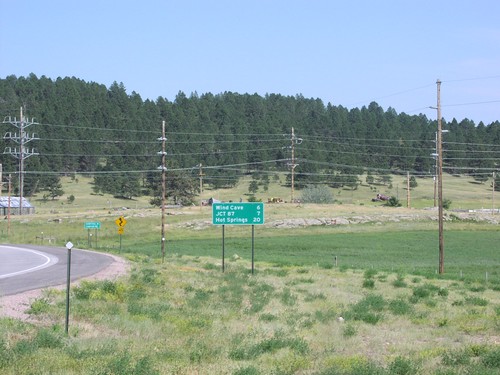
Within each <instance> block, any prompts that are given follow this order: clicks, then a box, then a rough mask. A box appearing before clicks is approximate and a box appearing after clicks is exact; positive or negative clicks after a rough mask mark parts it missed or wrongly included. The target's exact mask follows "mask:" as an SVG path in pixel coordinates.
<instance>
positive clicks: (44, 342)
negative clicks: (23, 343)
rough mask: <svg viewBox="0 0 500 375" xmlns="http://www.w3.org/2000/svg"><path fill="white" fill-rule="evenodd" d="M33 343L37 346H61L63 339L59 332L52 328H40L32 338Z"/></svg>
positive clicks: (52, 347)
mask: <svg viewBox="0 0 500 375" xmlns="http://www.w3.org/2000/svg"><path fill="white" fill-rule="evenodd" d="M33 341H34V343H35V345H36V346H37V347H39V348H49V349H54V348H61V347H62V346H63V340H62V337H61V335H60V334H58V333H57V332H55V331H54V330H49V329H47V328H42V329H40V330H39V331H38V332H37V334H36V336H35V339H34V340H33Z"/></svg>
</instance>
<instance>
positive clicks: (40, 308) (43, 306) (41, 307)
mask: <svg viewBox="0 0 500 375" xmlns="http://www.w3.org/2000/svg"><path fill="white" fill-rule="evenodd" d="M49 307H50V304H49V301H47V299H45V298H39V299H36V300H34V301H33V302H32V303H31V305H30V308H29V309H28V310H27V311H26V312H27V313H28V314H33V315H38V314H42V313H45V312H47V311H48V310H49Z"/></svg>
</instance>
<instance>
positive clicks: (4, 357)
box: [0, 338, 12, 368]
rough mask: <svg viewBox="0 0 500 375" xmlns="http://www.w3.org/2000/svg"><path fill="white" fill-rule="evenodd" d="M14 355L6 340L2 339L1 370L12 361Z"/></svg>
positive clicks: (0, 351) (0, 345)
mask: <svg viewBox="0 0 500 375" xmlns="http://www.w3.org/2000/svg"><path fill="white" fill-rule="evenodd" d="M11 357H12V353H11V352H10V351H9V349H8V348H7V343H6V342H5V340H3V339H1V338H0V368H3V367H5V366H6V365H7V364H8V363H9V362H10V360H11Z"/></svg>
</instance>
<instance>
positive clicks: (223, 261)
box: [222, 225, 225, 272]
mask: <svg viewBox="0 0 500 375" xmlns="http://www.w3.org/2000/svg"><path fill="white" fill-rule="evenodd" d="M224 226H225V225H223V226H222V272H224Z"/></svg>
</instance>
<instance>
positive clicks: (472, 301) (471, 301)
mask: <svg viewBox="0 0 500 375" xmlns="http://www.w3.org/2000/svg"><path fill="white" fill-rule="evenodd" d="M465 303H466V304H467V305H473V306H487V305H488V300H486V299H484V298H480V297H467V298H466V299H465Z"/></svg>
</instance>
